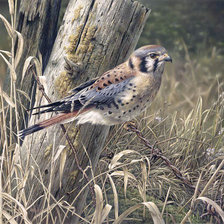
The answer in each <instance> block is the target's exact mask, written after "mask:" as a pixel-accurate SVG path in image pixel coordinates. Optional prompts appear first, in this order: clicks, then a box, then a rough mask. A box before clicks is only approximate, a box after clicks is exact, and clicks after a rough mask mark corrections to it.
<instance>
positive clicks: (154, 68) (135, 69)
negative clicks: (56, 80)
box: [19, 45, 172, 138]
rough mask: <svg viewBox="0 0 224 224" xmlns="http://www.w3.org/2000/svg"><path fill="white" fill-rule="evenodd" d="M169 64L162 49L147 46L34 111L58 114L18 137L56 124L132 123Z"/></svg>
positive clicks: (146, 102) (167, 56) (145, 105)
mask: <svg viewBox="0 0 224 224" xmlns="http://www.w3.org/2000/svg"><path fill="white" fill-rule="evenodd" d="M166 62H172V58H171V57H170V56H169V55H168V53H167V50H166V49H165V48H164V47H162V46H160V45H146V46H143V47H141V48H139V49H137V50H135V51H134V52H133V53H132V54H131V55H130V57H129V58H128V59H127V60H126V61H125V62H124V63H122V64H120V65H118V66H116V67H115V68H113V69H111V70H109V71H107V72H105V73H103V74H102V76H100V77H97V78H94V79H92V80H89V81H87V82H85V83H83V84H81V85H79V86H78V87H76V88H74V89H72V90H71V91H70V92H71V94H70V95H69V96H66V97H65V98H63V99H61V100H59V101H56V102H53V103H50V104H47V105H41V106H38V107H34V108H32V110H34V109H38V110H39V112H36V113H34V115H35V114H43V113H49V112H56V114H55V116H53V117H51V118H49V119H47V120H44V121H42V122H39V123H37V124H35V125H33V126H31V127H28V128H26V129H23V130H22V131H20V132H19V136H20V137H23V138H24V137H25V136H27V135H30V134H32V133H34V132H37V131H39V130H42V129H45V128H47V127H50V126H52V125H54V124H62V123H67V122H70V121H73V120H76V121H77V124H83V123H91V124H99V125H108V126H111V125H116V124H121V123H125V122H127V121H130V120H131V119H133V118H135V117H136V116H137V115H139V114H141V113H142V112H143V111H144V110H145V109H146V108H148V107H149V106H150V104H151V102H152V101H153V100H154V98H155V96H156V94H157V93H158V91H159V88H160V85H161V79H162V74H163V72H164V66H165V63H166ZM41 109H42V110H41Z"/></svg>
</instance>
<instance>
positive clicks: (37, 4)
mask: <svg viewBox="0 0 224 224" xmlns="http://www.w3.org/2000/svg"><path fill="white" fill-rule="evenodd" d="M60 5H61V0H21V3H20V8H19V13H18V18H17V31H19V32H20V33H21V34H22V36H23V39H24V49H23V52H22V56H21V59H20V62H19V64H18V66H17V69H16V73H17V88H18V89H20V90H22V91H24V92H25V93H27V94H28V96H29V97H30V98H31V99H33V97H34V94H33V93H34V92H35V85H34V79H33V76H32V74H31V73H29V72H27V74H26V76H25V78H24V80H23V84H22V86H21V84H20V83H21V77H22V70H23V66H24V62H25V60H26V59H27V58H28V57H29V56H37V55H38V51H40V53H41V55H42V58H43V70H44V68H45V67H46V64H47V62H48V59H49V56H50V53H51V50H52V47H53V43H54V40H55V38H56V34H57V21H58V17H59V11H60ZM4 89H5V91H6V92H10V76H9V75H8V76H6V80H5V83H4ZM19 99H20V101H21V102H22V105H20V104H18V106H19V107H18V112H19V117H20V118H21V119H20V123H19V126H20V128H21V129H22V128H24V123H26V122H24V117H25V118H26V119H27V118H28V116H27V114H26V112H24V107H25V108H30V103H32V102H33V100H31V102H30V101H29V100H27V98H26V97H24V95H23V94H19ZM24 113H25V114H24ZM12 127H13V131H14V133H16V122H15V119H14V120H13V125H12Z"/></svg>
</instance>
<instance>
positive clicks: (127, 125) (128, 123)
mask: <svg viewBox="0 0 224 224" xmlns="http://www.w3.org/2000/svg"><path fill="white" fill-rule="evenodd" d="M123 128H124V129H125V130H127V131H133V130H137V126H136V123H135V122H134V121H126V122H125V123H124V124H123Z"/></svg>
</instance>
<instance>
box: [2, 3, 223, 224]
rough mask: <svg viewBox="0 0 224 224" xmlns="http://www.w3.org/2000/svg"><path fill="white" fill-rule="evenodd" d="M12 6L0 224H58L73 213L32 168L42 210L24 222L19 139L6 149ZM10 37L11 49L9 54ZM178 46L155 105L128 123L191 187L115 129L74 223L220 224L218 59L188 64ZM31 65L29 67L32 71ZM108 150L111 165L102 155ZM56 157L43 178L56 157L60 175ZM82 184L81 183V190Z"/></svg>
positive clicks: (15, 56)
mask: <svg viewBox="0 0 224 224" xmlns="http://www.w3.org/2000/svg"><path fill="white" fill-rule="evenodd" d="M16 4H17V1H15V5H14V4H13V1H9V6H10V15H11V22H10V23H9V22H7V21H6V19H5V18H4V17H2V16H1V17H0V18H1V20H2V21H3V23H4V24H5V27H6V29H7V31H8V34H9V36H10V37H11V42H12V44H11V46H12V48H11V50H10V52H6V51H0V56H1V57H2V58H3V60H4V61H5V62H6V64H7V66H8V67H9V70H10V74H9V75H10V78H11V91H10V94H9V95H7V94H6V93H5V92H3V90H2V88H1V122H0V125H1V149H0V150H1V151H0V152H1V157H0V169H1V176H0V223H52V222H53V223H54V221H52V220H55V219H54V217H53V216H52V211H53V210H57V211H58V212H59V211H60V212H61V217H60V221H59V222H60V223H63V222H64V220H65V218H66V216H67V215H68V213H70V214H73V215H77V214H75V208H74V206H72V205H70V204H68V203H67V202H66V201H63V198H62V199H60V200H56V199H55V198H54V197H53V196H52V195H51V191H50V189H51V186H50V185H51V182H50V183H49V186H45V185H44V183H43V178H42V174H41V172H40V171H39V170H40V168H37V169H38V171H39V176H38V177H36V179H38V181H39V183H40V184H41V185H42V187H43V192H44V193H43V195H41V196H39V197H43V198H44V199H45V209H42V210H39V211H36V215H35V216H34V217H32V218H28V213H29V211H32V209H33V207H34V204H35V203H36V202H33V201H32V202H31V201H30V195H29V194H27V193H26V192H25V190H24V189H25V187H26V184H27V178H28V176H29V175H34V172H33V171H32V170H27V169H23V168H22V166H21V164H22V161H21V158H20V157H19V150H20V146H19V139H17V143H14V142H13V137H12V136H13V133H12V130H13V128H12V119H13V117H14V116H15V117H16V120H17V124H18V117H17V103H18V100H17V98H18V97H17V92H18V91H19V90H17V89H16V86H15V80H16V73H15V69H16V65H17V64H18V61H19V58H20V56H21V51H22V49H23V39H22V36H21V35H20V34H19V33H18V32H16V31H15V18H16V13H15V12H16V10H15V9H14V6H15V7H16ZM16 36H17V37H18V41H19V44H18V46H19V49H18V50H17V51H16V53H15V52H14V48H13V46H14V42H15V38H16ZM183 47H184V48H185V60H184V62H183V61H178V60H175V59H174V64H173V65H170V66H169V67H167V72H166V73H165V74H164V78H163V84H162V88H161V90H160V93H159V95H158V96H157V98H156V100H155V102H154V103H153V104H152V106H151V108H150V110H149V111H146V112H145V113H144V114H142V116H141V117H140V118H138V119H136V121H135V122H136V124H137V126H138V128H139V129H140V130H141V133H142V134H143V136H144V137H145V138H146V139H148V141H150V142H151V144H152V145H153V144H155V145H156V146H157V147H159V148H160V149H161V151H162V153H163V155H164V156H165V157H166V158H168V159H169V160H170V161H171V163H172V165H174V166H175V167H176V168H177V169H179V170H180V171H181V172H182V174H183V175H184V176H185V177H186V178H187V179H189V180H190V181H191V182H192V184H193V185H195V187H196V188H195V191H194V192H193V191H192V190H191V189H189V188H188V187H187V186H186V185H184V184H183V182H182V181H181V180H180V179H178V178H177V177H176V176H175V175H174V174H173V172H172V171H171V170H170V169H169V167H168V166H167V165H166V164H165V163H164V162H163V161H162V160H161V159H155V157H153V155H152V153H151V151H150V150H149V149H148V148H147V147H146V146H145V145H144V144H143V143H142V142H141V141H140V140H139V139H138V138H137V136H136V135H135V134H134V133H131V132H127V131H126V130H124V129H123V127H122V126H116V127H114V128H113V129H112V130H111V132H110V136H109V137H108V141H107V144H106V146H105V149H104V152H103V155H104V157H102V158H101V160H100V162H99V166H98V168H97V172H95V177H94V180H91V182H94V183H95V185H94V189H95V195H96V205H94V204H93V202H92V201H91V199H89V202H88V203H87V204H86V207H85V210H84V213H83V214H82V217H81V221H80V223H95V224H100V223H150V222H151V223H156V224H157V223H165V222H166V223H180V222H181V223H186V222H188V223H202V222H208V223H222V221H223V220H224V215H223V208H224V204H223V196H224V181H223V175H224V170H223V167H224V147H223V143H224V141H223V140H224V138H223V135H224V128H223V118H224V107H223V105H224V90H223V85H224V78H223V73H224V71H223V70H224V66H223V56H221V55H219V54H218V52H216V50H215V48H214V49H213V50H212V52H208V54H207V55H205V56H203V57H200V58H196V57H195V58H193V59H192V57H190V56H189V53H188V51H187V47H186V46H185V44H184V43H183ZM28 60H29V59H28ZM35 60H36V59H35ZM38 64H39V63H38V61H36V65H37V67H38V66H40V65H38ZM26 67H28V66H27V65H25V68H26ZM7 116H8V117H9V120H10V122H9V124H10V125H9V126H7V123H6V117H7ZM18 131H19V127H18V126H17V132H18ZM7 134H8V136H7ZM52 144H53V142H52ZM111 152H112V153H113V154H114V156H113V158H112V159H111V158H108V157H107V155H109V154H111ZM63 157H64V156H63V149H62V150H61V151H60V153H58V154H57V157H56V156H55V158H52V166H51V168H52V169H51V172H53V169H54V165H53V163H54V161H55V160H57V159H61V163H62V166H61V167H62V171H60V173H63V165H64V164H63V163H64V162H63V161H65V160H63ZM37 167H38V166H37ZM61 178H63V176H62V177H61ZM88 186H89V183H88V184H87V185H86V186H85V187H88ZM82 190H84V189H82ZM31 192H32V191H31ZM74 203H75V199H74ZM62 214H63V215H62ZM200 216H203V219H202V218H201V217H200ZM205 220H206V221H205ZM55 222H56V221H55Z"/></svg>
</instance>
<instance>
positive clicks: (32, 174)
mask: <svg viewBox="0 0 224 224" xmlns="http://www.w3.org/2000/svg"><path fill="white" fill-rule="evenodd" d="M147 16H148V10H147V9H146V8H145V7H144V6H142V5H141V4H140V3H139V2H133V1H131V0H123V1H120V0H107V1H105V0H73V1H72V0H71V1H70V3H69V5H68V7H67V10H66V12H65V16H64V19H63V22H62V25H61V27H60V30H59V32H58V35H57V38H56V41H55V43H54V47H53V50H52V53H51V56H50V59H49V62H48V65H47V67H46V69H45V72H44V75H45V77H46V86H47V87H46V89H45V91H46V93H47V95H48V96H49V97H50V98H51V100H52V101H54V100H56V99H59V98H60V97H62V96H65V94H66V93H67V92H68V91H69V90H70V89H71V88H73V87H74V86H76V85H78V84H80V83H82V82H84V81H86V80H88V79H90V78H93V77H96V76H97V75H101V74H102V73H103V72H105V71H107V70H108V69H111V68H113V67H114V66H116V65H117V64H118V63H121V62H123V61H125V60H126V59H127V57H128V56H129V55H130V53H131V52H132V51H133V50H134V48H135V46H136V44H137V41H138V38H139V36H140V34H141V31H142V29H143V26H144V23H145V21H146V19H147ZM64 57H67V58H68V59H69V60H71V61H72V62H73V63H75V64H77V65H79V66H80V67H81V70H79V71H78V70H77V71H76V72H73V73H72V74H67V73H66V71H65V69H64V66H65V61H64ZM44 103H46V102H43V101H42V102H41V104H44ZM38 104H39V102H38ZM49 116H51V115H41V116H40V117H38V116H36V117H34V116H32V117H31V121H30V124H29V125H32V124H33V123H37V122H38V121H40V120H43V119H46V118H48V117H49ZM68 126H70V128H68V131H67V132H68V134H69V136H70V138H71V140H72V142H73V144H74V146H75V148H76V149H77V150H78V158H79V161H80V165H81V166H82V168H83V169H84V170H85V169H86V168H87V167H89V168H88V169H87V174H88V175H89V178H90V179H91V178H92V176H91V175H90V172H89V170H90V169H92V170H93V171H94V168H95V167H96V165H97V163H98V160H99V156H100V153H101V150H102V147H103V145H104V143H105V140H106V137H107V135H108V132H109V127H107V126H93V125H89V124H86V125H81V126H75V124H74V123H73V124H70V125H68ZM62 145H65V148H63V147H62ZM87 155H88V156H87ZM21 158H22V160H23V163H22V166H23V170H24V175H27V184H26V186H25V191H26V192H27V194H29V196H30V198H29V204H31V203H33V202H34V201H35V200H36V199H37V198H38V200H37V201H36V203H35V204H34V206H33V207H32V210H33V208H34V207H35V209H34V211H35V212H34V213H35V215H36V218H35V223H41V222H42V221H43V220H42V219H41V217H38V216H37V214H38V212H40V213H42V212H43V210H44V209H45V208H46V207H47V206H48V208H49V207H50V205H51V206H52V207H51V208H52V210H53V211H52V212H53V214H54V215H53V216H49V220H51V221H49V220H48V221H49V222H52V223H54V222H56V221H55V220H57V223H61V222H62V221H60V218H59V217H62V218H64V216H66V218H65V220H66V221H65V223H78V218H77V216H76V215H74V213H73V214H72V213H71V212H69V213H68V214H64V213H62V210H66V209H65V208H64V209H63V208H62V207H61V206H58V205H57V206H56V205H55V203H56V201H59V200H61V204H65V203H62V202H66V203H69V204H70V205H71V206H72V207H71V211H73V212H74V211H75V212H76V213H78V214H81V213H82V209H83V207H84V203H85V200H86V196H87V193H88V191H89V188H88V187H87V188H85V190H84V191H82V193H81V194H80V196H79V197H77V198H76V196H77V195H78V193H79V192H80V190H81V189H82V188H83V186H84V185H85V184H86V180H85V178H83V174H82V173H80V171H79V170H78V169H77V166H76V163H75V160H74V154H73V153H72V151H71V149H70V148H69V146H68V145H67V143H66V142H65V137H64V136H63V133H62V131H61V129H60V126H59V125H58V126H54V127H51V128H48V129H47V131H40V132H38V133H35V134H33V135H31V136H27V137H26V138H25V140H24V143H23V146H22V149H21ZM42 195H44V197H43V198H42V197H41V196H42ZM48 198H49V199H50V200H48ZM74 199H75V200H74ZM49 203H50V204H49ZM56 208H57V209H56ZM72 208H74V210H72ZM49 209H50V208H49ZM56 210H57V212H56ZM46 212H49V211H46ZM59 213H60V216H59V215H58V214H59ZM33 216H34V214H32V213H31V212H30V217H33Z"/></svg>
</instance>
